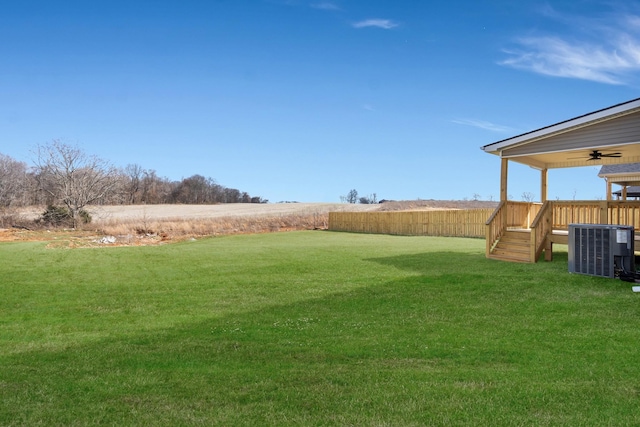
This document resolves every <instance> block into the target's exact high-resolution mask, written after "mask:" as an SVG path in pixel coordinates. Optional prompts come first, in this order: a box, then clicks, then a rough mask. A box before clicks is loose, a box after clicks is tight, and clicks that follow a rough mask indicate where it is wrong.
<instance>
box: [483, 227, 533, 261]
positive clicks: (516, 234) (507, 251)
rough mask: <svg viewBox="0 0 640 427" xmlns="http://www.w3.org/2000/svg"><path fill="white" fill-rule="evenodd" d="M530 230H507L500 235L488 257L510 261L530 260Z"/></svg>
mask: <svg viewBox="0 0 640 427" xmlns="http://www.w3.org/2000/svg"><path fill="white" fill-rule="evenodd" d="M530 245H531V232H530V231H529V230H507V231H505V233H504V234H503V235H502V237H500V240H498V243H497V244H496V245H495V247H494V248H493V250H492V251H491V253H490V254H489V258H493V259H499V260H502V261H512V262H531V261H530V259H529V257H530V253H531V249H530Z"/></svg>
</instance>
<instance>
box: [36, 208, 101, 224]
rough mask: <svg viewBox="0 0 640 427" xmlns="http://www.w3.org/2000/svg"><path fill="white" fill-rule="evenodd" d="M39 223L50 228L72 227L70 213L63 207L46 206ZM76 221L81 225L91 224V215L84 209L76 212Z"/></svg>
mask: <svg viewBox="0 0 640 427" xmlns="http://www.w3.org/2000/svg"><path fill="white" fill-rule="evenodd" d="M38 221H39V222H42V223H44V224H47V225H52V226H57V227H60V226H68V227H73V225H74V222H73V217H72V215H71V211H70V210H69V209H68V208H66V207H64V206H53V205H50V206H47V209H46V210H45V211H44V212H43V213H42V215H41V216H40V218H39V220H38ZM78 221H79V222H81V223H82V224H88V223H90V222H91V215H90V214H89V212H87V211H86V210H84V209H80V210H79V211H78Z"/></svg>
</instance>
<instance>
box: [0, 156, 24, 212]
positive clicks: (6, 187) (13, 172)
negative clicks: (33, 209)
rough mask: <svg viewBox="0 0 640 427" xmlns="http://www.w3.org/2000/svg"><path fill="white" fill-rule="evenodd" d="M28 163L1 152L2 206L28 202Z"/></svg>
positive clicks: (6, 206) (0, 194)
mask: <svg viewBox="0 0 640 427" xmlns="http://www.w3.org/2000/svg"><path fill="white" fill-rule="evenodd" d="M27 182H28V176H27V165H26V163H23V162H19V161H17V160H14V159H12V158H11V157H9V156H6V155H4V154H0V208H2V207H4V208H8V207H10V206H16V205H17V206H22V205H24V204H26V203H27V200H26V199H27V194H26V190H27V187H28V185H27Z"/></svg>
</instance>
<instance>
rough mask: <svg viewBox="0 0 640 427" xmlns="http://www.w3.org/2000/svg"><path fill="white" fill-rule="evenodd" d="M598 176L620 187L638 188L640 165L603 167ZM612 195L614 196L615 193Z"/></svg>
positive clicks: (629, 164)
mask: <svg viewBox="0 0 640 427" xmlns="http://www.w3.org/2000/svg"><path fill="white" fill-rule="evenodd" d="M598 176H599V177H600V178H604V179H606V180H607V181H609V182H610V183H612V184H617V185H621V186H623V187H627V186H640V163H627V164H622V165H604V166H602V167H601V168H600V172H598ZM636 191H637V190H636ZM613 194H616V192H614V193H613ZM633 197H638V196H633Z"/></svg>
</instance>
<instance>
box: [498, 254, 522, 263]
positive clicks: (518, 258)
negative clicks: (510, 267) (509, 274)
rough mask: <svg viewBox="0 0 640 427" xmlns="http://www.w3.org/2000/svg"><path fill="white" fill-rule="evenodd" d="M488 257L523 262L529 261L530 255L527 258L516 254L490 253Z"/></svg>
mask: <svg viewBox="0 0 640 427" xmlns="http://www.w3.org/2000/svg"><path fill="white" fill-rule="evenodd" d="M488 258H490V259H497V260H500V261H509V262H522V263H529V262H530V261H529V257H528V256H527V257H526V258H524V257H516V256H506V255H505V256H497V255H495V254H490V255H489V256H488Z"/></svg>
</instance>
